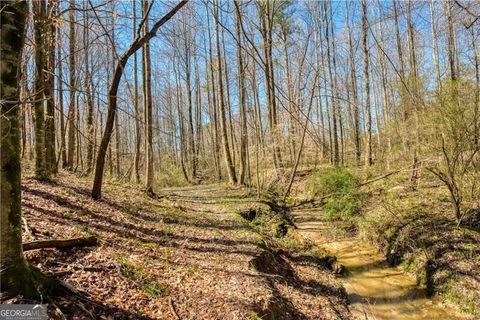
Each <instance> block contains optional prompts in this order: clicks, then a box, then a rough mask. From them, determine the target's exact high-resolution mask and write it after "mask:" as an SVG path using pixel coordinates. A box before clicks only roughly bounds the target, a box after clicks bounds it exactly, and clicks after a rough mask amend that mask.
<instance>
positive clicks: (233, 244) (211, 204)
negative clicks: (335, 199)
mask: <svg viewBox="0 0 480 320" xmlns="http://www.w3.org/2000/svg"><path fill="white" fill-rule="evenodd" d="M90 184H91V182H90V181H89V180H88V179H84V178H78V177H75V176H73V175H67V174H62V175H61V176H60V177H59V178H58V179H57V181H56V182H55V183H51V184H44V183H39V182H37V181H36V180H33V179H31V178H28V177H27V178H24V179H23V183H22V188H23V200H22V202H23V203H22V205H23V210H24V211H23V212H24V217H25V218H26V221H27V222H28V227H27V228H26V229H25V232H24V241H31V240H40V239H50V238H51V239H58V238H73V237H79V236H87V235H96V236H97V237H98V239H99V245H98V246H95V247H84V248H73V249H68V250H64V251H60V250H57V249H44V250H34V251H31V252H28V253H26V254H27V257H28V260H29V261H30V262H31V263H33V264H34V265H36V266H38V267H40V268H41V269H42V270H44V271H46V272H52V273H55V274H56V275H57V276H59V277H60V278H61V279H62V280H64V281H66V282H67V283H69V284H71V285H72V286H73V287H75V288H76V289H78V290H80V291H81V292H84V295H82V296H80V297H76V296H72V297H58V298H56V299H55V300H54V301H53V304H51V305H50V314H51V315H52V318H55V317H59V318H61V317H62V316H65V317H66V318H68V319H90V318H94V319H134V318H144V319H178V318H181V319H257V318H256V317H262V318H264V319H337V318H339V317H341V318H348V317H349V312H348V308H347V307H346V300H345V294H344V292H343V290H341V288H339V286H338V284H337V282H336V281H335V279H334V277H333V276H332V275H331V273H330V272H328V271H327V270H326V269H324V268H323V267H321V266H320V265H312V264H302V263H301V262H299V261H297V260H295V262H294V261H293V260H289V259H287V263H288V264H289V265H290V266H289V267H292V269H293V270H294V276H293V277H290V278H288V279H287V278H284V277H283V276H281V275H275V274H265V273H262V272H259V271H256V270H255V269H254V268H253V267H252V264H251V261H252V260H253V259H254V258H255V257H257V256H259V255H260V254H261V253H262V250H263V249H262V247H261V245H259V243H262V241H261V239H260V236H259V234H258V233H255V232H253V231H252V229H251V228H250V227H249V226H248V224H247V223H246V222H245V221H244V220H243V219H242V218H241V217H240V216H238V215H236V214H234V213H233V211H234V210H233V209H232V208H234V207H235V205H236V201H238V200H239V199H241V202H243V204H244V203H245V201H247V202H248V201H250V200H249V198H248V195H247V194H246V191H245V190H242V189H229V188H226V187H224V186H222V185H206V186H195V187H186V188H177V189H169V190H165V191H164V193H165V195H166V197H165V198H162V199H151V198H149V197H147V196H145V195H144V194H143V193H142V192H141V191H139V188H138V187H137V186H131V185H126V184H119V183H113V182H107V183H106V185H105V193H104V197H103V200H100V201H93V200H92V199H91V198H90V194H89V187H90ZM60 310H61V311H60ZM62 313H63V315H62Z"/></svg>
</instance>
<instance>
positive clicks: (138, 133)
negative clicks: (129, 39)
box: [132, 0, 142, 183]
mask: <svg viewBox="0 0 480 320" xmlns="http://www.w3.org/2000/svg"><path fill="white" fill-rule="evenodd" d="M132 3H133V22H132V24H133V28H132V30H133V35H132V36H133V37H135V30H136V28H137V7H136V3H137V0H132ZM133 104H134V107H135V158H134V160H133V171H134V173H135V181H136V182H137V183H140V147H141V144H142V136H141V134H142V133H141V123H140V121H141V111H140V104H139V103H138V61H137V53H136V52H135V53H134V54H133Z"/></svg>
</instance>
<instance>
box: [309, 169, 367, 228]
mask: <svg viewBox="0 0 480 320" xmlns="http://www.w3.org/2000/svg"><path fill="white" fill-rule="evenodd" d="M358 183H359V180H358V178H357V177H356V176H354V175H353V174H352V173H351V172H350V171H348V170H347V169H345V168H340V167H336V168H328V169H322V170H319V171H317V172H316V173H314V174H313V175H312V177H311V178H310V180H309V181H308V182H307V189H308V190H309V192H310V193H311V194H312V195H313V196H314V197H317V198H325V199H324V200H325V202H324V210H325V215H326V217H327V218H329V219H332V220H336V219H339V220H342V221H351V220H353V218H354V217H355V216H356V215H357V214H358V213H359V211H360V207H361V204H362V195H361V194H360V192H359V191H358Z"/></svg>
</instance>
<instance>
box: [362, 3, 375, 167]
mask: <svg viewBox="0 0 480 320" xmlns="http://www.w3.org/2000/svg"><path fill="white" fill-rule="evenodd" d="M362 43H363V58H364V66H363V74H364V78H365V114H366V117H367V119H366V127H367V128H366V139H365V165H366V166H371V165H372V163H373V161H372V111H371V106H370V72H369V69H370V67H369V65H370V57H369V53H368V20H367V2H366V0H362Z"/></svg>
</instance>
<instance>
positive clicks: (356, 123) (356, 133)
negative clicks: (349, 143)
mask: <svg viewBox="0 0 480 320" xmlns="http://www.w3.org/2000/svg"><path fill="white" fill-rule="evenodd" d="M349 3H350V2H349V1H346V19H347V32H348V58H349V64H350V81H351V86H352V94H353V140H354V144H355V161H356V164H357V166H359V165H360V162H361V155H362V151H361V148H360V112H359V106H358V93H357V75H356V65H355V58H354V54H353V43H352V30H351V28H350V14H349V12H350V7H349Z"/></svg>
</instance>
